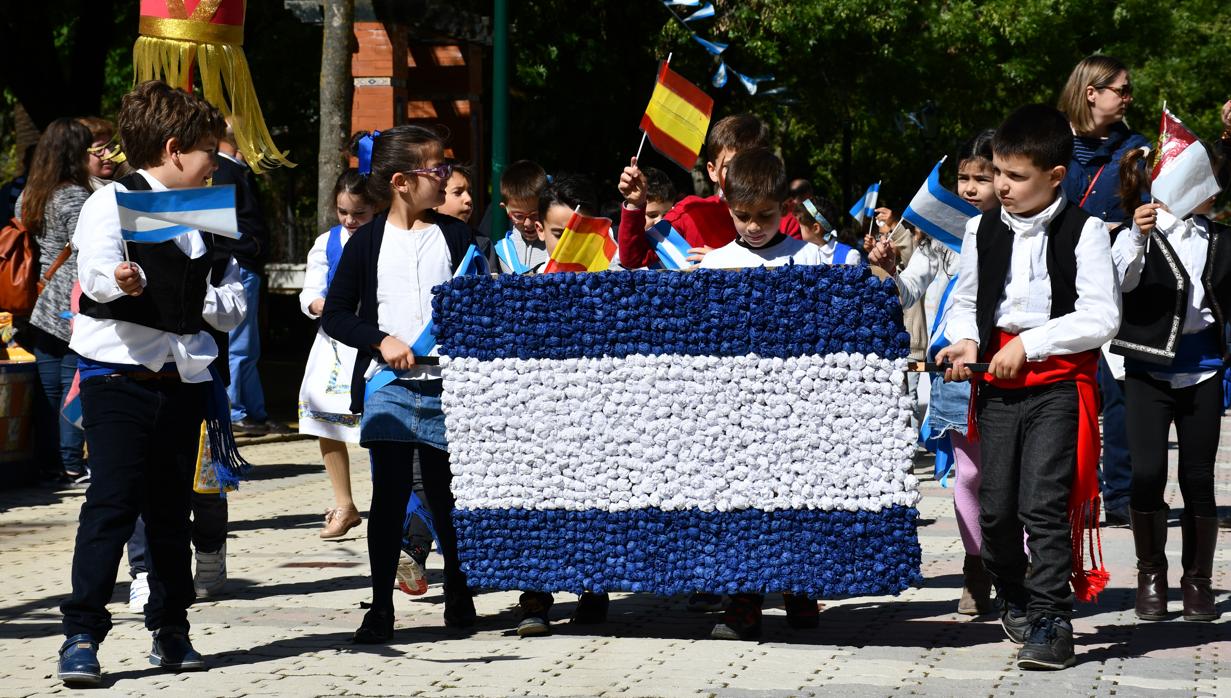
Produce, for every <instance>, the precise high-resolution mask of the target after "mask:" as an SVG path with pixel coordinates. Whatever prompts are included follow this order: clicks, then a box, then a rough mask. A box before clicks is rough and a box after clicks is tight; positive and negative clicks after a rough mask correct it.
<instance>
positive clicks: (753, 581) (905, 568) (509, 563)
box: [453, 507, 922, 598]
mask: <svg viewBox="0 0 1231 698" xmlns="http://www.w3.org/2000/svg"><path fill="white" fill-rule="evenodd" d="M918 520H919V512H918V511H917V510H916V509H915V508H913V507H891V508H889V509H885V510H882V511H876V512H870V511H856V512H848V511H820V510H815V509H793V510H786V511H775V512H765V511H760V510H757V509H744V510H741V511H729V512H716V511H714V512H702V511H697V510H686V511H674V512H664V511H661V510H658V509H634V510H625V511H616V512H602V511H598V510H586V511H559V510H521V509H455V510H454V512H453V522H454V525H455V526H456V527H457V538H458V548H459V554H460V556H461V561H462V568H463V569H464V570H465V572H466V575H467V579H468V581H469V583H470V584H471V585H473V586H477V587H485V588H489V589H506V590H514V589H516V590H520V589H536V590H542V591H548V592H554V591H570V592H574V593H581V592H582V591H594V592H602V591H609V590H611V591H617V590H619V591H640V592H651V593H656V594H662V595H672V594H681V593H687V592H694V591H706V592H712V593H728V594H734V593H740V592H756V593H767V592H779V591H793V592H797V593H801V592H802V593H807V594H809V595H810V596H813V597H816V598H838V597H844V596H863V595H880V594H897V593H899V592H901V591H902V590H904V589H906V588H907V587H908V586H911V585H913V584H919V583H920V582H921V581H922V575H921V574H920V569H919V566H920V558H921V549H920V546H919V542H918V538H917V535H916V527H917V525H918Z"/></svg>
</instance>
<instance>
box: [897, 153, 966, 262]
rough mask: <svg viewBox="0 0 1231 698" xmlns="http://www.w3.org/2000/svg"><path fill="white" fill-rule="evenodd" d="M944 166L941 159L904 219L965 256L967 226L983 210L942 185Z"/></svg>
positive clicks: (908, 207)
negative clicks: (941, 174) (964, 238)
mask: <svg viewBox="0 0 1231 698" xmlns="http://www.w3.org/2000/svg"><path fill="white" fill-rule="evenodd" d="M944 162H945V159H944V158H941V159H940V162H938V163H936V166H935V167H933V168H932V171H931V172H930V173H929V174H928V179H927V182H925V183H924V185H923V186H922V187H920V188H919V192H918V193H917V194H915V197H914V198H913V199H911V202H910V205H908V206H907V207H906V210H905V211H903V212H902V218H904V219H906V220H907V221H909V222H910V223H912V224H914V225H915V226H917V227H918V228H919V229H920V230H922V231H923V232H924V233H926V234H927V235H928V236H929V237H931V238H932V239H934V240H937V241H939V242H941V243H943V244H944V245H945V246H946V247H948V248H949V249H951V250H953V251H954V252H961V251H962V237H963V236H964V235H965V233H966V223H967V221H969V220H970V219H971V218H974V217H975V216H977V215H979V209H978V208H977V207H975V206H973V205H971V204H970V203H969V202H967V201H966V200H965V199H963V198H962V197H960V196H958V195H957V194H956V193H954V192H952V191H949V190H948V189H946V188H945V187H944V185H942V184H941V183H940V166H941V165H942V164H944Z"/></svg>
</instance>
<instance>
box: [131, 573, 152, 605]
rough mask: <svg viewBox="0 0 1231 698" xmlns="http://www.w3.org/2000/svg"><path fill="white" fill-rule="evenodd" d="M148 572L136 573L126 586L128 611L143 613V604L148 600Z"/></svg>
mask: <svg viewBox="0 0 1231 698" xmlns="http://www.w3.org/2000/svg"><path fill="white" fill-rule="evenodd" d="M149 576H150V574H149V572H138V573H137V576H136V577H133V580H132V581H131V582H129V584H128V610H129V611H130V612H132V613H145V604H146V602H147V601H149V600H150V580H149Z"/></svg>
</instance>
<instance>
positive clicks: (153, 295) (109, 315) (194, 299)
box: [81, 172, 230, 334]
mask: <svg viewBox="0 0 1231 698" xmlns="http://www.w3.org/2000/svg"><path fill="white" fill-rule="evenodd" d="M118 181H119V183H120V184H123V185H124V187H125V188H127V189H129V190H135V191H148V190H149V189H150V188H151V187H150V184H149V182H147V181H146V180H145V177H143V176H142V175H141V174H140V173H138V172H134V173H132V174H130V175H128V176H127V177H124V178H123V179H120V180H118ZM201 238H202V240H204V241H205V247H206V253H205V254H204V255H201V256H200V257H198V258H196V259H189V258H188V255H186V254H184V252H183V251H182V250H180V248H179V247H178V246H177V245H176V244H175V242H174V241H172V240H168V241H167V242H160V243H136V242H126V243H124V244H125V246H126V247H127V250H128V259H129V260H130V261H132V262H133V263H135V264H137V265H138V266H140V267H141V270H142V271H144V272H145V280H146V285H145V291H144V292H143V293H142V294H141V295H139V296H121V297H119V298H116V299H115V300H113V301H111V302H109V303H99V302H97V301H94V300H92V299H91V298H89V297H88V296H85V295H82V296H81V312H82V313H83V314H85V315H88V316H90V317H93V318H98V319H100V320H123V321H124V322H131V323H134V324H137V325H143V326H145V327H150V328H153V329H156V330H160V331H162V332H171V333H174V334H196V333H198V332H200V331H201V330H203V329H208V328H207V326H206V325H205V321H204V320H203V319H202V318H201V311H202V309H203V308H204V306H205V286H206V284H207V283H208V282H209V279H210V277H211V274H212V276H213V280H214V282H215V283H218V282H219V281H221V279H222V276H223V274H225V273H226V268H227V263H228V260H229V258H230V256H229V255H227V256H226V257H225V258H223V256H222V255H216V254H215V253H214V240H213V238H214V236H213V235H207V234H202V235H201Z"/></svg>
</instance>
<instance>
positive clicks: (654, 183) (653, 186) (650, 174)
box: [641, 167, 676, 230]
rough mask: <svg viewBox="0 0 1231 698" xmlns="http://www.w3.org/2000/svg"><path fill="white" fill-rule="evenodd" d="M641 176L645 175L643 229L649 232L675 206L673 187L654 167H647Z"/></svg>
mask: <svg viewBox="0 0 1231 698" xmlns="http://www.w3.org/2000/svg"><path fill="white" fill-rule="evenodd" d="M641 174H643V175H645V229H646V230H649V229H650V228H653V227H654V226H655V225H656V224H657V223H658V222H659V221H661V220H662V219H663V216H665V215H667V212H668V211H670V210H671V207H672V206H674V205H675V196H676V194H675V185H674V184H672V183H671V179H670V178H669V177H667V173H666V172H663V171H662V170H660V169H658V168H656V167H647V168H645V169H643V170H641Z"/></svg>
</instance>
